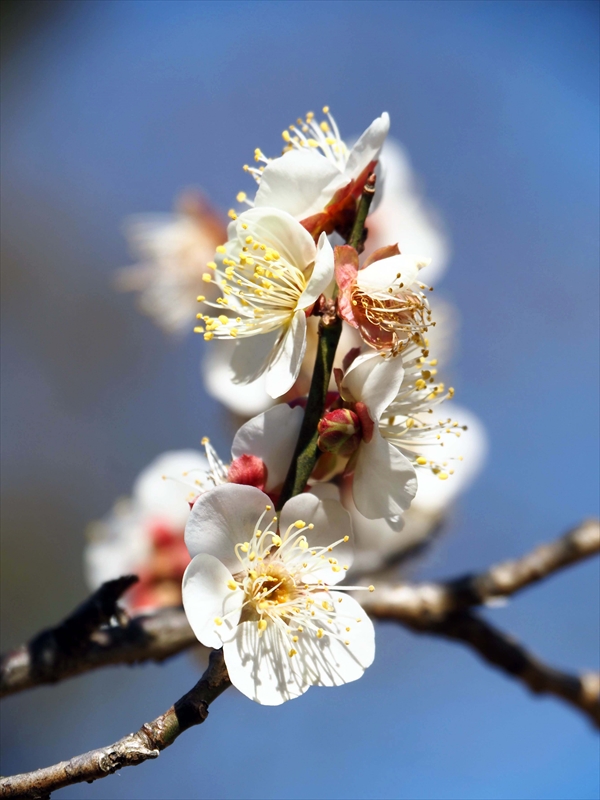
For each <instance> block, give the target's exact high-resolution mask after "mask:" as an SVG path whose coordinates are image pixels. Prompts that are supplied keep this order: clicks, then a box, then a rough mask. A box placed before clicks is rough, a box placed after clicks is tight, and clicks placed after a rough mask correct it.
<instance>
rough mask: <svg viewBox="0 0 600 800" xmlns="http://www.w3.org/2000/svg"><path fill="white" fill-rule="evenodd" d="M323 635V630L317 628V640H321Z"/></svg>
mask: <svg viewBox="0 0 600 800" xmlns="http://www.w3.org/2000/svg"><path fill="white" fill-rule="evenodd" d="M324 633H325V631H324V630H323V628H319V629H318V630H317V639H322V638H323V634H324Z"/></svg>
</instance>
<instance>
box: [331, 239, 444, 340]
mask: <svg viewBox="0 0 600 800" xmlns="http://www.w3.org/2000/svg"><path fill="white" fill-rule="evenodd" d="M428 263H429V259H427V258H422V257H420V256H414V255H401V254H400V251H399V250H398V247H397V245H391V246H389V247H383V248H381V249H380V250H377V251H375V252H374V253H373V254H372V255H371V256H370V257H369V258H368V259H367V260H366V261H365V263H364V265H363V267H362V269H359V268H358V253H357V252H356V250H355V249H354V248H353V247H350V246H349V245H342V246H340V247H336V248H335V276H336V280H337V283H338V286H339V288H340V298H339V310H340V315H341V316H342V318H343V319H345V320H346V322H348V323H349V324H350V325H352V326H353V327H354V328H356V329H358V331H359V332H360V334H361V336H362V337H363V339H364V341H365V342H366V343H367V344H368V345H370V346H371V347H373V348H375V349H376V350H387V351H390V352H391V353H393V354H396V353H398V352H400V351H401V350H402V349H403V348H404V347H405V346H406V344H407V343H408V342H409V341H416V342H419V343H422V344H423V343H424V338H425V334H426V333H427V331H428V329H429V327H430V326H432V325H433V324H434V323H432V320H431V310H430V308H429V302H428V300H427V295H426V294H425V291H424V290H425V289H428V288H429V287H427V286H426V285H425V284H424V283H423V282H422V281H421V280H419V272H420V270H421V269H423V268H424V267H426V266H427V265H428Z"/></svg>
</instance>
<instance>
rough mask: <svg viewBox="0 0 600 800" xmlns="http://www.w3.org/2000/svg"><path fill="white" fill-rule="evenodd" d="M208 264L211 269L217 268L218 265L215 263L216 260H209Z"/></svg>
mask: <svg viewBox="0 0 600 800" xmlns="http://www.w3.org/2000/svg"><path fill="white" fill-rule="evenodd" d="M206 266H207V267H208V268H209V269H216V268H217V265H216V264H215V262H214V261H207V262H206Z"/></svg>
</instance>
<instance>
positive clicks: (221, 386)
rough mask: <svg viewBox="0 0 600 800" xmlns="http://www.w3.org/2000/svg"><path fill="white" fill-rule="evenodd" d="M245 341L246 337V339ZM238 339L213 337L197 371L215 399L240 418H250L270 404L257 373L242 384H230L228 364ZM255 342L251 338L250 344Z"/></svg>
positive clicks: (230, 370) (231, 377) (263, 384)
mask: <svg viewBox="0 0 600 800" xmlns="http://www.w3.org/2000/svg"><path fill="white" fill-rule="evenodd" d="M246 341H248V340H246ZM237 344H238V342H233V341H231V342H228V341H223V340H219V341H217V340H215V341H214V342H211V344H210V347H207V348H206V351H205V355H204V358H203V360H202V367H201V373H202V377H203V378H204V385H205V387H206V391H207V392H208V394H209V395H210V396H211V397H214V399H215V400H218V401H219V402H220V403H223V405H224V406H225V407H226V408H228V409H229V410H230V411H233V413H234V414H239V415H240V416H242V417H253V416H255V415H256V414H260V412H261V411H265V409H267V408H270V406H272V405H273V399H272V398H271V397H269V395H268V394H267V392H266V389H265V378H264V375H261V377H260V378H258V379H257V380H255V381H251V382H250V383H246V384H239V383H234V380H233V378H234V374H233V370H232V369H231V366H230V363H229V362H230V361H231V357H232V356H233V352H234V349H235V348H236V347H237ZM255 344H256V342H254V341H253V346H254V345H255Z"/></svg>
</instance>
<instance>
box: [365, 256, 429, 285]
mask: <svg viewBox="0 0 600 800" xmlns="http://www.w3.org/2000/svg"><path fill="white" fill-rule="evenodd" d="M429 262H430V259H429V258H426V257H424V256H419V255H411V254H408V253H407V254H406V255H405V254H402V255H399V256H390V257H389V258H382V259H381V260H380V261H374V262H373V263H372V264H369V266H368V267H365V268H364V269H359V271H358V275H357V276H356V284H357V286H358V287H359V289H362V290H363V292H366V293H367V294H370V293H373V292H385V291H386V290H387V288H388V287H389V286H391V285H392V284H393V283H395V284H396V286H397V285H398V281H400V282H401V283H403V284H404V288H408V287H409V286H410V285H411V284H412V283H414V282H415V280H417V278H418V277H419V272H420V270H421V269H423V268H424V267H426V266H427V264H429ZM398 275H400V278H398Z"/></svg>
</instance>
